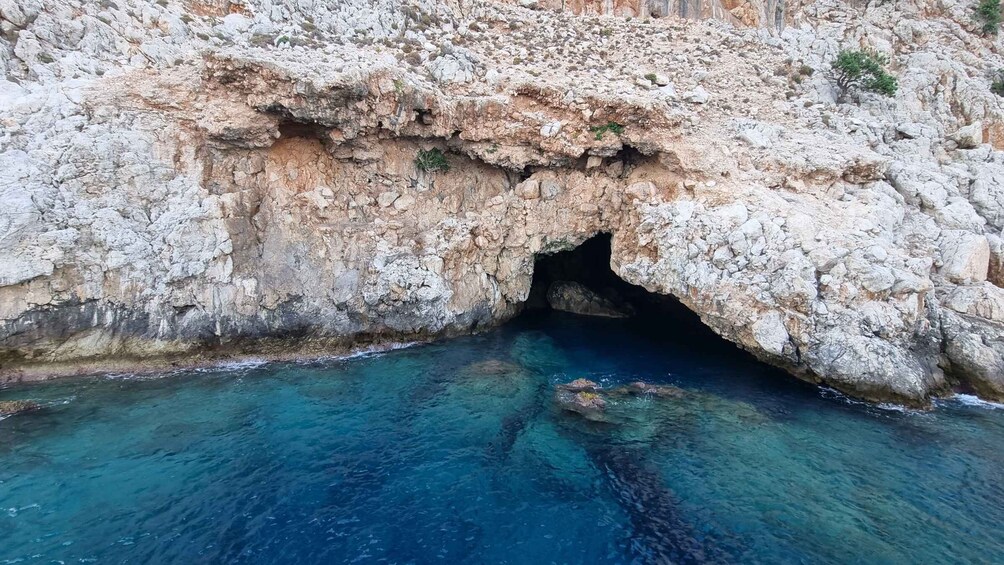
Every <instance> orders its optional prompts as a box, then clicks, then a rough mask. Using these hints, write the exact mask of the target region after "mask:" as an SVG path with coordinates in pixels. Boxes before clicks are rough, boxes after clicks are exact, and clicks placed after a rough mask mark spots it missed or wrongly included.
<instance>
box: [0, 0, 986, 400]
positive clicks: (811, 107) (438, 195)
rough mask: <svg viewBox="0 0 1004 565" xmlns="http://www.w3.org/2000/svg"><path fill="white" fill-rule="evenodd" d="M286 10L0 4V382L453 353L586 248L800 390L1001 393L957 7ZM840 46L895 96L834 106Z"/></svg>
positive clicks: (977, 91) (964, 24)
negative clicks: (553, 261) (704, 16)
mask: <svg viewBox="0 0 1004 565" xmlns="http://www.w3.org/2000/svg"><path fill="white" fill-rule="evenodd" d="M302 4H303V3H302V2H301V3H298V2H292V1H286V0H275V1H270V2H263V1H262V2H259V1H254V0H240V1H234V0H198V1H196V0H185V1H181V0H167V1H165V2H159V3H149V2H141V1H138V0H121V1H117V2H115V3H92V2H81V1H79V0H59V1H55V2H47V3H44V4H43V3H42V2H36V1H29V2H16V1H10V0H8V1H0V27H2V31H3V34H0V68H3V72H4V77H5V79H6V80H4V81H3V82H2V83H0V116H3V117H2V120H3V126H4V130H3V134H2V136H0V170H3V171H5V172H4V173H3V175H0V197H2V198H3V201H4V202H5V206H4V209H3V210H2V211H0V380H5V381H7V382H11V381H17V380H21V379H25V378H42V377H45V376H54V375H58V374H62V373H64V372H66V373H73V372H77V370H78V369H77V368H84V367H92V368H97V367H99V366H102V364H104V363H107V364H110V365H116V364H120V365H121V366H123V367H125V366H128V365H129V364H130V363H132V361H133V360H136V361H137V362H141V363H140V364H142V363H146V362H148V361H151V362H159V360H170V361H169V362H180V363H190V362H192V360H193V359H194V360H200V359H202V358H203V357H204V356H206V355H207V354H209V353H212V354H216V353H217V352H221V353H224V352H225V354H233V352H235V351H236V352H238V353H239V351H240V350H239V348H238V347H237V346H236V344H239V343H241V342H242V340H246V341H248V342H249V343H259V344H260V343H265V344H275V345H276V348H275V354H276V355H281V354H282V353H281V349H282V347H281V346H282V344H284V343H286V344H288V343H295V342H296V341H297V339H301V340H302V339H306V340H307V341H309V342H310V343H316V344H318V345H319V347H318V349H331V348H334V349H335V350H339V349H340V348H341V349H347V348H351V347H353V346H354V345H355V346H358V345H359V344H366V343H368V342H369V341H370V340H372V339H375V338H374V337H373V336H394V338H395V339H397V338H400V337H401V336H405V338H406V339H408V340H410V339H411V336H424V337H429V338H432V337H440V336H448V335H458V334H461V333H465V332H471V331H479V330H481V329H484V328H488V327H493V326H495V325H497V324H498V323H500V322H502V321H505V320H507V319H510V318H511V317H512V316H514V315H515V314H516V313H518V312H519V311H520V309H521V308H522V305H523V303H524V302H525V301H526V300H527V297H528V295H529V292H530V287H531V282H532V280H533V270H534V263H535V261H536V260H538V259H539V258H540V257H544V256H546V255H548V254H552V253H555V252H559V251H562V250H569V249H573V248H575V247H576V246H578V245H579V244H581V243H582V242H584V241H586V240H587V239H589V238H590V237H592V236H594V235H596V234H601V233H605V234H610V235H611V236H612V245H611V254H610V261H609V264H610V268H611V270H612V271H613V273H615V274H616V275H617V276H619V277H620V278H621V279H623V280H624V281H627V282H629V283H632V284H635V285H638V286H640V287H643V288H644V289H646V290H647V291H649V292H651V293H655V294H661V295H668V296H674V297H676V298H678V299H679V300H680V302H681V303H682V304H684V305H685V306H686V307H687V308H689V309H691V310H693V311H694V312H695V313H697V314H698V315H699V316H700V317H701V319H702V321H703V322H704V323H705V324H706V325H707V326H708V327H710V328H711V329H712V330H714V331H715V332H716V333H717V334H719V335H720V336H722V337H724V338H725V339H728V340H730V341H732V342H734V343H736V344H737V345H739V346H740V347H742V348H743V349H746V350H747V351H750V352H751V353H753V354H754V355H756V356H757V357H758V358H759V359H761V360H763V361H765V362H768V363H771V364H773V365H776V366H778V367H782V368H784V369H786V370H788V371H789V372H790V373H792V374H793V375H795V376H797V377H799V378H802V379H805V380H809V381H812V382H817V383H822V384H826V385H828V386H831V387H833V388H835V389H837V390H840V391H842V392H844V393H846V394H849V395H852V396H855V397H857V398H862V399H866V400H871V401H880V402H883V401H894V402H900V403H904V404H909V405H925V404H927V403H929V401H930V398H931V397H932V395H938V394H944V393H946V392H947V391H949V390H951V389H953V388H961V389H966V390H973V391H975V392H976V393H977V394H979V395H980V397H981V398H985V399H988V400H1001V399H1004V341H1002V340H1001V339H1000V336H1001V335H1004V289H1002V288H1001V286H1000V285H1001V284H1002V282H1004V281H1002V275H1001V273H1002V270H1001V265H1002V264H1004V261H1002V257H1004V243H1002V239H1001V232H1002V229H1004V153H1002V152H1001V151H1000V149H1002V148H1004V114H1002V110H1001V107H1000V104H999V97H998V96H997V94H995V93H993V92H992V91H991V86H992V81H991V79H990V78H988V77H989V73H990V72H991V71H993V70H994V69H998V68H1004V58H1002V57H1001V54H1000V53H1001V51H1000V40H999V39H997V38H992V37H984V36H982V35H981V34H980V33H978V30H977V29H976V28H975V27H974V26H973V25H971V22H970V19H969V17H968V16H967V14H968V12H967V11H966V10H967V9H968V8H967V5H966V4H964V3H956V2H948V3H947V4H946V3H937V4H936V3H933V2H927V1H923V0H922V1H916V0H911V1H910V2H906V3H897V4H896V5H891V3H889V4H884V5H881V6H867V7H863V8H860V9H857V8H852V7H848V6H846V5H844V4H841V3H839V2H836V1H833V0H824V1H821V2H817V3H814V4H811V5H807V6H798V7H792V9H791V10H789V11H788V12H787V13H786V16H785V17H786V18H787V19H786V20H785V24H786V25H785V26H781V27H783V30H781V31H779V30H778V29H777V28H776V27H771V28H769V29H764V28H760V27H757V25H756V24H757V22H759V20H760V19H762V18H753V17H752V16H751V14H753V13H760V12H759V11H758V10H759V8H757V6H759V5H757V6H753V4H750V6H747V8H750V7H754V8H757V9H756V10H752V11H750V10H746V11H745V12H744V13H743V15H742V17H738V16H735V15H734V14H733V15H732V16H729V17H722V18H719V19H715V18H712V19H710V20H705V21H691V20H685V19H679V18H675V17H658V18H656V17H651V18H642V17H639V16H640V15H641V14H643V13H648V14H649V15H652V14H653V12H652V11H651V10H648V11H647V12H646V11H645V10H643V9H640V8H639V6H641V4H637V3H619V4H617V5H616V6H614V8H612V10H613V12H612V13H605V12H604V13H603V14H602V15H589V14H590V12H591V11H592V8H591V7H590V6H592V4H590V3H588V2H587V3H583V6H582V7H581V9H576V12H579V13H563V12H560V11H554V10H552V9H549V7H548V6H545V5H543V4H541V5H537V4H534V5H533V6H530V7H529V8H527V7H523V6H513V5H509V4H507V3H496V2H488V3H483V4H479V5H478V6H468V5H467V3H466V2H460V1H442V2H431V1H427V0H416V1H414V2H406V3H398V2H391V1H390V0H381V1H380V2H378V3H377V5H372V3H371V2H362V0H347V1H345V2H339V3H336V4H333V5H325V6H323V7H322V6H316V7H305V6H303V5H302ZM636 4H637V5H636ZM645 6H647V4H646V5H645ZM645 6H642V7H645ZM709 6H710V5H709ZM530 8H535V9H530ZM625 10H628V11H629V12H628V11H625ZM600 11H601V12H603V10H600ZM726 12H727V11H726ZM709 13H711V14H712V15H714V14H718V13H719V11H718V9H717V8H716V9H713V10H711V11H710V12H709ZM722 13H724V12H722ZM729 13H731V12H729ZM747 26H750V27H747ZM846 46H852V47H867V48H869V49H875V50H878V51H879V52H881V53H882V54H883V55H886V56H887V57H888V58H889V60H890V65H889V67H890V69H892V71H893V72H895V73H896V75H897V77H898V83H899V91H898V94H897V95H896V96H895V97H893V98H882V97H879V96H876V95H869V94H861V95H860V96H855V97H853V98H854V99H853V100H851V101H849V102H844V103H840V102H838V100H837V93H836V92H835V91H834V87H833V85H832V81H831V79H830V78H828V74H827V69H828V68H829V65H830V64H831V62H832V60H833V57H834V56H835V54H836V52H837V51H839V50H840V49H843V48H845V47H846ZM639 62H640V63H639ZM946 85H947V86H946ZM422 155H433V156H436V158H435V159H432V160H428V159H421V158H420V157H421V156H422ZM264 349H265V350H266V352H265V354H264V355H265V356H268V355H271V354H272V352H271V345H268V346H267V347H265V348H264ZM258 354H259V353H258V352H255V355H256V356H257V355H258Z"/></svg>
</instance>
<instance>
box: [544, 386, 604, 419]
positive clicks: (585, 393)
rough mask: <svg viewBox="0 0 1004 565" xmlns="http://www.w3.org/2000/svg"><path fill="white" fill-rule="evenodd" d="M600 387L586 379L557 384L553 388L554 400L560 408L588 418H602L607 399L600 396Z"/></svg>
mask: <svg viewBox="0 0 1004 565" xmlns="http://www.w3.org/2000/svg"><path fill="white" fill-rule="evenodd" d="M600 392H601V391H600V387H599V385H597V384H596V383H594V382H593V381H590V380H588V379H575V380H574V381H572V382H570V383H568V384H563V385H558V386H556V387H555V390H554V400H555V402H556V403H557V404H558V406H560V407H561V408H562V409H564V410H567V411H569V412H575V413H577V414H581V415H582V416H584V417H586V419H589V420H602V415H603V412H604V411H605V410H606V408H607V401H606V400H604V399H603V397H602V396H600Z"/></svg>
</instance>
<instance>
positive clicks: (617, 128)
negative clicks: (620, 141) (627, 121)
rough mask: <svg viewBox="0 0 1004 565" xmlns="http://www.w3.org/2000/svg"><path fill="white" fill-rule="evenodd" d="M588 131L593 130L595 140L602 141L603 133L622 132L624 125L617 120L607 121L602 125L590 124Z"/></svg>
mask: <svg viewBox="0 0 1004 565" xmlns="http://www.w3.org/2000/svg"><path fill="white" fill-rule="evenodd" d="M589 131H591V132H593V133H594V134H595V136H596V140H597V141H603V134H605V133H607V132H608V131H609V132H613V134H614V135H620V134H622V133H624V126H623V125H621V124H618V123H617V122H607V123H605V124H603V125H602V126H590V127H589Z"/></svg>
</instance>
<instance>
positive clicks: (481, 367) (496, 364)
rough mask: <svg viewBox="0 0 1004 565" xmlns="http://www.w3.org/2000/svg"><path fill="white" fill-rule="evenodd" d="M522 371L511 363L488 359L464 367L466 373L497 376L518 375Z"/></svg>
mask: <svg viewBox="0 0 1004 565" xmlns="http://www.w3.org/2000/svg"><path fill="white" fill-rule="evenodd" d="M520 369H521V367H520V366H519V365H517V364H515V363H511V362H509V361H503V360H501V359H486V360H484V361H478V362H477V363H472V364H470V365H467V366H466V367H464V371H465V372H468V373H476V374H481V375H496V376H497V375H508V374H512V373H516V372H518V371H519V370H520Z"/></svg>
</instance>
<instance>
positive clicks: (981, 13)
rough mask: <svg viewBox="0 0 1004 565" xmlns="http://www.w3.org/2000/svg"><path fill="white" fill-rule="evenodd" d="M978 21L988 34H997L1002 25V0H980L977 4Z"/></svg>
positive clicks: (981, 28) (982, 29)
mask: <svg viewBox="0 0 1004 565" xmlns="http://www.w3.org/2000/svg"><path fill="white" fill-rule="evenodd" d="M976 21H978V22H980V30H981V31H982V32H983V33H985V34H987V35H997V31H998V30H999V29H1000V27H1001V0H980V3H979V4H977V5H976Z"/></svg>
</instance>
